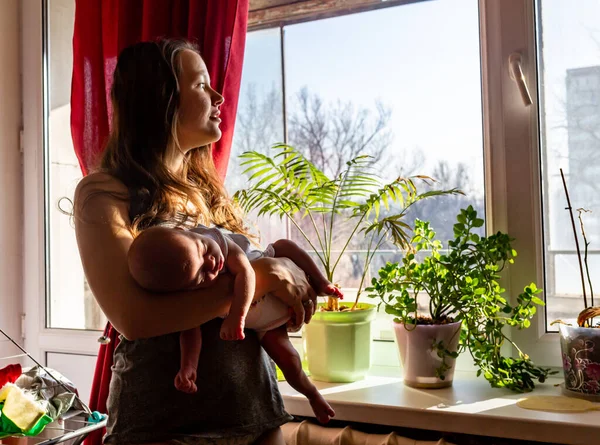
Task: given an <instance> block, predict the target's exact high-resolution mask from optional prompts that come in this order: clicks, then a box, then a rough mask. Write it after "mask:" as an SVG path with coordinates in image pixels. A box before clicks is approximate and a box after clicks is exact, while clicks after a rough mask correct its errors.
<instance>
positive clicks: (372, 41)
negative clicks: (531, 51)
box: [242, 0, 483, 185]
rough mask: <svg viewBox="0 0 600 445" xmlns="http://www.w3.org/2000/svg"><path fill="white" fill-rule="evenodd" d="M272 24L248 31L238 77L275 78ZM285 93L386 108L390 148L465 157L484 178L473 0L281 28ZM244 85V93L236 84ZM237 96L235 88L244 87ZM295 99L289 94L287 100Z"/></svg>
mask: <svg viewBox="0 0 600 445" xmlns="http://www.w3.org/2000/svg"><path fill="white" fill-rule="evenodd" d="M278 33H279V31H278V30H267V31H260V32H256V33H253V34H251V35H249V36H248V41H247V48H246V51H247V53H246V59H245V67H244V78H243V83H244V84H247V83H250V82H254V83H256V84H258V85H264V86H265V87H266V88H269V87H270V86H271V85H272V84H273V83H275V84H276V85H281V80H280V65H281V59H280V58H279V53H278V51H279V40H278ZM285 44H286V45H285V58H286V77H287V85H286V87H287V90H288V93H296V92H297V91H298V90H299V89H300V88H302V87H303V86H308V88H309V89H310V91H311V92H314V93H317V94H319V96H321V97H322V98H323V99H324V100H325V101H326V102H335V101H337V100H342V101H344V102H347V101H351V102H353V103H354V104H355V105H356V106H363V107H367V108H371V109H374V106H375V101H376V100H380V101H382V102H383V103H384V104H385V105H387V106H388V107H390V108H391V109H392V117H391V122H390V128H391V129H392V130H393V133H394V142H393V144H392V147H390V150H394V149H404V150H409V151H411V150H414V149H421V150H423V152H424V153H425V154H426V156H427V158H428V160H429V161H430V163H429V164H428V165H426V166H424V167H423V170H424V171H421V173H424V174H431V173H432V172H431V168H432V166H431V164H433V163H434V162H435V161H436V160H437V159H446V160H448V161H450V162H452V163H455V162H458V161H462V162H468V163H469V165H470V166H471V171H472V172H473V180H474V181H476V182H477V183H478V184H480V185H482V184H483V164H482V162H483V158H482V156H483V149H482V146H483V145H482V130H481V125H482V123H481V122H482V118H481V93H480V91H481V81H480V60H479V24H478V7H477V1H476V0H451V1H448V0H445V1H428V2H423V3H417V4H410V5H406V6H401V7H392V8H385V9H380V10H377V11H372V12H369V13H363V14H353V15H347V16H342V17H337V18H333V19H326V20H319V21H314V22H309V23H302V24H298V25H293V26H288V27H286V28H285ZM242 94H243V93H242ZM242 97H243V96H242ZM290 105H291V106H293V102H292V103H290Z"/></svg>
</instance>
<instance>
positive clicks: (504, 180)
mask: <svg viewBox="0 0 600 445" xmlns="http://www.w3.org/2000/svg"><path fill="white" fill-rule="evenodd" d="M45 1H52V0H42V1H40V0H22V18H21V20H22V22H21V26H22V30H21V32H22V40H21V45H22V47H21V49H22V68H23V69H22V72H23V95H22V97H23V122H24V140H23V145H24V225H23V230H24V274H23V301H24V308H25V312H26V314H27V316H26V321H25V332H26V333H27V335H26V339H25V344H26V348H27V349H28V351H30V352H31V353H32V354H34V356H37V357H40V358H41V357H43V355H44V354H45V353H46V352H50V351H52V352H64V353H75V354H90V353H91V354H96V352H97V343H96V339H97V337H98V332H97V331H78V330H67V329H48V328H47V327H46V310H45V308H46V298H45V296H46V267H45V259H46V252H45V245H44V241H45V233H46V231H45V228H44V224H45V216H44V206H45V189H44V172H45V171H46V170H47V166H46V165H45V164H44V162H45V154H44V148H43V147H44V128H43V125H45V123H44V109H43V104H44V100H43V99H44V98H43V93H44V90H43V85H42V81H43V76H42V73H43V69H44V66H45V63H46V61H45V60H44V58H43V57H44V43H45V42H44V32H43V23H44V22H43V17H42V5H43V4H44V3H45ZM479 8H480V45H481V57H482V62H481V63H482V88H483V115H484V122H483V125H484V159H485V178H486V179H485V184H486V215H487V222H488V224H487V227H488V232H490V233H491V232H496V231H498V230H501V231H506V232H508V233H509V234H510V235H511V236H512V237H514V238H516V242H515V248H516V249H517V251H518V253H519V256H518V257H517V266H516V267H513V268H512V269H510V270H509V274H510V275H507V277H506V280H505V283H504V285H505V288H506V289H507V291H508V292H510V293H511V294H512V295H514V296H515V297H516V295H518V293H519V292H520V290H522V289H523V287H524V286H525V285H526V284H529V282H531V281H535V282H536V283H537V284H538V285H539V286H543V278H544V276H543V266H544V264H543V240H542V235H543V234H542V212H541V202H542V201H541V178H540V174H541V173H540V150H539V140H538V139H539V132H538V128H539V125H538V91H537V82H536V80H537V60H536V42H535V28H534V27H535V20H534V19H535V10H534V9H535V8H534V0H479ZM515 51H519V52H520V53H521V54H522V58H523V71H524V73H525V76H526V78H527V80H528V83H529V87H530V93H531V97H532V100H533V104H532V105H530V106H528V107H526V106H525V105H524V103H523V99H522V97H521V95H520V93H519V89H518V87H517V85H516V83H515V81H513V80H512V79H511V78H510V75H509V69H508V56H509V55H510V54H511V53H513V52H515ZM458 68H459V69H460V67H458ZM512 335H513V338H514V339H515V340H516V341H517V342H518V344H519V345H520V346H522V349H523V350H524V351H526V352H527V353H528V354H529V355H530V356H531V358H532V359H533V360H534V361H535V362H536V363H537V364H540V365H553V366H558V365H559V364H560V357H559V353H558V338H557V337H558V336H557V334H549V333H546V329H545V317H544V311H543V310H541V311H538V314H536V316H535V317H534V319H533V320H532V324H531V327H530V328H529V329H527V330H524V331H516V330H515V331H514V332H512ZM389 348H392V349H394V350H395V345H394V343H393V342H377V345H376V347H375V348H374V349H376V350H384V351H385V354H382V356H383V355H386V356H387V357H389V356H392V357H396V352H391V350H390V349H389ZM377 355H379V354H377ZM465 356H466V354H465ZM383 361H384V362H385V360H383ZM373 362H374V364H378V363H379V362H380V360H378V358H377V357H374V361H373Z"/></svg>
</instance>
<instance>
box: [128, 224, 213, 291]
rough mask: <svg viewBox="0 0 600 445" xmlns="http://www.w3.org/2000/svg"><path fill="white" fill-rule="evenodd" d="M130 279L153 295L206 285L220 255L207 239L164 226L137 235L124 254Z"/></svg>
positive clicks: (211, 277)
mask: <svg viewBox="0 0 600 445" xmlns="http://www.w3.org/2000/svg"><path fill="white" fill-rule="evenodd" d="M128 262H129V271H130V272H131V275H132V276H133V278H134V280H136V281H137V283H138V284H139V285H140V286H142V287H143V288H145V289H148V290H151V291H154V292H173V291H177V290H191V289H197V288H201V287H208V286H210V285H211V284H212V283H213V282H214V281H215V279H216V278H217V276H218V275H219V272H220V271H221V269H222V268H223V265H224V258H223V252H222V251H221V248H220V247H219V245H218V244H217V243H216V242H215V241H214V240H213V239H212V238H210V237H209V236H204V235H200V234H198V233H195V232H190V231H188V230H180V229H170V228H167V227H152V228H149V229H147V230H144V231H143V232H141V233H140V234H139V235H138V237H137V238H136V239H135V240H134V241H133V243H132V244H131V247H130V248H129V253H128Z"/></svg>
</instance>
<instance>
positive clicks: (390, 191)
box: [234, 144, 462, 310]
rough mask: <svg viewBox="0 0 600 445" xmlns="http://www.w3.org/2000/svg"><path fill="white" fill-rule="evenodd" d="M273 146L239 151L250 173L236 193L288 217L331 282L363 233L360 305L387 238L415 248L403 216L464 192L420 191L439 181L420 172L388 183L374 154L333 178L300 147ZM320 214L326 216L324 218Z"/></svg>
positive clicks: (254, 206) (248, 203) (331, 304)
mask: <svg viewBox="0 0 600 445" xmlns="http://www.w3.org/2000/svg"><path fill="white" fill-rule="evenodd" d="M273 148H274V149H276V150H278V152H277V153H276V154H275V155H274V156H272V157H271V156H268V155H265V154H262V153H259V152H256V151H249V152H245V153H243V154H241V155H240V157H241V158H242V163H241V165H242V166H244V167H245V171H244V173H245V174H249V175H250V178H249V182H250V185H249V187H248V188H246V189H243V190H240V191H238V192H237V193H236V194H235V196H234V198H235V199H236V200H237V201H238V202H239V204H240V205H241V207H242V209H243V210H244V211H246V212H249V211H251V210H257V211H258V215H259V216H262V215H265V216H279V217H280V218H283V217H284V216H285V217H287V218H288V219H289V221H290V222H291V223H292V224H293V225H294V226H295V227H296V228H297V229H298V231H299V232H300V233H301V234H302V236H303V237H304V238H305V239H306V241H307V243H308V244H309V245H310V246H311V248H312V250H313V251H314V252H315V254H316V255H317V258H318V260H319V262H320V263H321V264H322V266H323V269H324V270H325V275H326V277H327V279H328V280H329V281H331V282H332V283H333V282H335V281H334V273H335V270H336V267H337V266H338V265H339V263H340V259H341V258H342V256H343V255H344V253H345V252H346V250H347V248H348V246H349V244H350V241H351V240H352V238H353V237H354V235H356V234H360V233H362V234H363V236H364V237H365V239H366V241H367V249H366V260H365V264H364V268H363V270H362V275H361V280H360V284H359V288H358V292H357V295H356V301H355V302H354V305H353V306H352V308H351V309H355V308H356V305H357V303H358V299H359V297H360V294H361V292H362V290H363V284H364V281H365V277H366V275H367V273H368V271H369V266H370V264H371V260H372V259H373V256H374V254H375V253H376V252H377V249H379V248H380V247H381V245H382V244H383V243H384V241H385V240H386V239H390V240H391V241H392V242H393V243H394V244H395V245H396V246H398V247H399V248H401V249H403V250H404V249H407V248H410V238H411V236H412V235H409V233H408V232H411V231H412V228H411V227H410V225H409V224H407V223H406V222H405V221H404V218H405V216H406V214H407V211H408V210H409V208H410V207H411V206H413V205H414V204H416V203H417V202H419V201H421V200H423V199H426V198H429V197H433V196H441V195H451V194H460V193H462V192H460V191H459V190H457V189H450V190H431V189H428V190H427V191H424V192H419V190H418V187H417V184H418V183H422V184H425V185H431V184H432V183H433V182H434V180H433V179H432V178H430V177H428V176H421V175H418V176H412V177H408V178H404V177H399V178H396V179H395V180H393V181H392V182H389V183H384V182H383V181H382V180H381V179H380V178H379V176H378V175H377V174H376V168H375V166H374V165H373V160H372V158H371V157H370V156H364V155H363V156H357V157H355V158H354V159H351V160H349V161H348V162H346V167H345V169H344V170H343V171H342V172H341V173H340V174H339V175H338V176H336V177H334V178H329V177H328V176H327V175H326V174H325V173H324V172H323V171H322V170H320V169H319V168H317V167H316V166H315V165H314V164H313V163H312V162H311V161H309V160H308V159H306V158H305V157H304V156H303V155H302V154H301V153H300V152H299V151H298V150H296V149H295V148H293V147H290V146H288V145H283V144H278V145H275V146H274V147H273ZM393 204H396V205H397V208H398V210H397V211H392V212H391V213H392V214H386V215H383V214H382V212H380V210H381V208H382V207H384V208H385V209H386V210H387V211H388V212H387V213H390V206H391V205H393ZM298 214H300V215H301V217H302V218H308V219H309V220H310V223H311V226H312V228H313V229H314V232H315V237H311V236H309V234H307V233H306V232H305V231H304V230H303V229H302V227H301V226H300V225H299V224H298V221H297V220H296V219H295V218H294V216H295V215H298ZM317 215H321V216H323V218H321V221H319V222H318V221H317V219H318V218H316V216H317ZM340 219H342V220H343V221H346V222H350V223H351V231H350V235H349V236H348V238H347V239H346V240H345V241H344V242H343V247H342V249H341V251H339V252H338V254H337V257H334V256H333V255H332V242H333V232H334V227H335V223H336V221H338V222H339V220H340ZM327 308H328V309H329V310H334V309H336V308H337V299H335V298H333V297H330V298H329V301H328V305H327Z"/></svg>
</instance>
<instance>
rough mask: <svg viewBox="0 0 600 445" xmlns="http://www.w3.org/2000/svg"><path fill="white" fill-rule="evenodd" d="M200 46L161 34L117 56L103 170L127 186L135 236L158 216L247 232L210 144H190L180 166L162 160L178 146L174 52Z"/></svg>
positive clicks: (176, 59)
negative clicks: (176, 169)
mask: <svg viewBox="0 0 600 445" xmlns="http://www.w3.org/2000/svg"><path fill="white" fill-rule="evenodd" d="M183 50H192V51H195V52H198V50H197V48H196V47H195V46H194V45H193V44H191V43H190V42H187V41H184V40H171V39H162V40H158V41H156V42H142V43H137V44H135V45H133V46H130V47H128V48H126V49H124V50H123V51H122V52H121V54H120V55H119V58H118V61H117V66H116V68H115V72H114V81H113V86H112V90H111V100H112V106H113V115H112V127H111V132H110V136H109V139H108V142H107V144H106V149H105V151H104V154H103V156H102V159H101V162H100V170H101V171H104V172H107V173H110V174H112V175H113V176H115V177H116V178H118V179H119V180H121V181H122V182H123V183H124V184H125V185H126V186H127V188H128V190H129V196H128V197H127V199H128V200H129V201H130V212H129V213H130V218H131V230H132V232H133V233H134V234H137V233H139V231H141V230H143V229H145V228H147V227H150V226H152V225H154V224H156V223H158V222H161V221H173V220H174V219H177V220H178V222H179V224H184V225H196V224H198V223H202V224H204V225H211V224H215V225H217V226H221V227H224V228H225V229H228V230H231V231H232V232H236V233H242V234H245V235H250V234H249V232H248V229H247V228H246V226H245V225H244V222H243V220H242V217H241V212H240V211H239V209H238V208H237V206H235V205H234V203H233V201H232V200H231V199H230V197H229V196H228V194H227V192H226V191H225V188H224V186H223V182H222V180H221V179H220V178H219V175H218V173H217V171H216V168H215V166H214V163H213V160H212V153H211V147H210V146H203V147H198V148H195V149H192V150H190V151H189V152H188V153H187V154H186V155H185V158H184V164H183V168H182V171H181V172H180V173H179V174H177V175H175V174H173V173H172V172H171V171H169V169H168V168H167V166H166V165H165V161H164V159H165V155H166V152H167V148H168V147H171V146H173V144H174V146H175V147H178V141H177V137H176V128H177V122H178V110H179V85H178V80H177V79H178V76H179V73H180V70H181V65H180V60H179V54H180V53H181V51H183Z"/></svg>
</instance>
